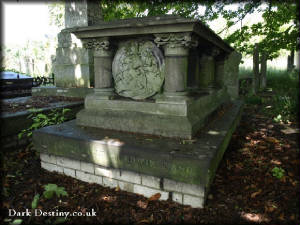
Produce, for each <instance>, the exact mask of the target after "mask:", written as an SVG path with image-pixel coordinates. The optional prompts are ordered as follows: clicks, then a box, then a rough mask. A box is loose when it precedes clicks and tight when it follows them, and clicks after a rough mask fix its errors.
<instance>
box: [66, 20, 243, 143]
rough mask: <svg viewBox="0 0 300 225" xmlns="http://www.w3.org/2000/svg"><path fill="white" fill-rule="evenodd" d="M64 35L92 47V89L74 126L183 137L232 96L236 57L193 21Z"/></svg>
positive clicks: (105, 25)
mask: <svg viewBox="0 0 300 225" xmlns="http://www.w3.org/2000/svg"><path fill="white" fill-rule="evenodd" d="M68 32H71V33H73V34H75V35H76V36H77V37H78V38H79V39H80V40H82V41H83V43H84V46H85V47H86V48H87V49H93V50H94V71H95V90H94V93H93V94H91V95H89V96H87V97H86V99H85V109H84V110H82V111H81V112H80V113H78V115H77V120H76V123H77V125H80V126H87V127H99V128H104V129H113V130H121V131H130V132H138V133H144V134H155V135H162V136H166V137H182V138H189V139H191V138H192V136H193V135H194V134H195V133H196V132H197V131H198V130H199V129H200V128H201V127H202V126H203V125H204V121H205V119H206V117H207V116H208V115H209V114H210V113H212V112H213V111H214V110H216V108H217V107H218V106H220V105H221V104H222V103H224V102H225V101H227V100H228V99H230V97H232V95H234V97H236V94H235V93H234V94H232V93H233V92H234V91H232V89H233V88H236V90H238V83H237V82H235V81H237V73H238V70H236V67H238V64H239V61H238V60H232V59H231V58H232V57H230V55H231V53H232V52H233V49H232V48H231V47H230V46H229V45H227V44H226V43H225V42H224V41H222V39H220V37H219V36H217V35H216V34H215V33H213V32H212V31H211V30H210V29H209V28H208V27H206V26H205V25H203V24H202V23H200V22H199V21H198V20H193V19H184V18H180V17H173V16H166V17H150V18H148V17H146V18H135V19H127V20H117V21H110V22H101V23H100V24H99V25H95V26H88V27H77V28H71V29H68ZM228 57H229V58H228ZM220 65H223V66H220ZM230 66H231V67H230ZM226 68H229V69H227V70H231V69H232V71H231V72H230V75H228V74H229V73H226V71H227V70H226ZM235 78H236V80H235ZM226 79H228V80H229V81H225V80H226ZM234 85H235V86H236V87H234ZM120 99H121V100H120ZM137 100H138V101H137ZM141 101H142V102H141ZM145 109H147V110H145ZM173 110H174V111H173Z"/></svg>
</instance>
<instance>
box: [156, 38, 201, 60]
mask: <svg viewBox="0 0 300 225" xmlns="http://www.w3.org/2000/svg"><path fill="white" fill-rule="evenodd" d="M154 35H155V37H156V38H155V39H154V42H155V43H156V44H157V46H158V47H159V46H164V49H165V55H170V56H171V55H180V56H185V55H188V49H189V48H194V47H197V45H198V40H197V39H196V38H195V37H194V36H193V35H192V34H191V33H167V34H165V33H163V34H154Z"/></svg>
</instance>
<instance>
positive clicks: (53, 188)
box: [43, 184, 68, 199]
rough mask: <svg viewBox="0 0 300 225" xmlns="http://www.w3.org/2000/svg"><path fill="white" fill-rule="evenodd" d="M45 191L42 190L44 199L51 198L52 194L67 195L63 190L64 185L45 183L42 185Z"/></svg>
mask: <svg viewBox="0 0 300 225" xmlns="http://www.w3.org/2000/svg"><path fill="white" fill-rule="evenodd" d="M44 188H45V191H44V192H43V196H44V197H45V198H46V199H51V198H52V197H53V196H54V194H56V195H57V197H60V196H68V193H67V192H66V191H65V188H64V187H58V186H57V185H56V184H47V185H44Z"/></svg>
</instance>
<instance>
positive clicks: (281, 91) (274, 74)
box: [240, 69, 299, 122]
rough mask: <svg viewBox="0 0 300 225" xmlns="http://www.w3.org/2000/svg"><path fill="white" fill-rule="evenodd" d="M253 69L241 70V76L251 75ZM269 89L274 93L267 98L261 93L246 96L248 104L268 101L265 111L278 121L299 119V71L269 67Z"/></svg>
mask: <svg viewBox="0 0 300 225" xmlns="http://www.w3.org/2000/svg"><path fill="white" fill-rule="evenodd" d="M251 75H252V71H251V70H245V69H241V70H240V77H251ZM267 90H269V91H271V92H272V93H273V95H272V97H271V99H269V100H266V101H265V99H263V98H262V97H260V95H259V94H257V95H253V94H251V93H250V94H248V95H246V96H245V102H246V103H247V104H262V103H266V104H268V105H269V106H268V107H266V108H265V110H264V111H265V113H266V114H267V115H268V116H271V117H272V118H273V119H274V120H275V121H276V122H289V121H298V115H299V71H297V70H294V71H291V72H287V71H285V70H274V69H269V70H268V72H267Z"/></svg>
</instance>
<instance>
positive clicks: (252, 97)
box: [245, 94, 262, 105]
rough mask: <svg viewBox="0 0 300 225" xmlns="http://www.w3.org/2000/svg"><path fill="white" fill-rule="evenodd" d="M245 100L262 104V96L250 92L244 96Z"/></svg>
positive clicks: (254, 103) (248, 102)
mask: <svg viewBox="0 0 300 225" xmlns="http://www.w3.org/2000/svg"><path fill="white" fill-rule="evenodd" d="M245 102H246V103H247V104H253V105H259V104H262V98H261V97H259V96H257V95H253V94H250V95H248V96H246V97H245Z"/></svg>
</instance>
